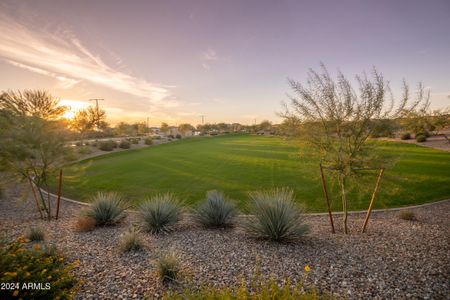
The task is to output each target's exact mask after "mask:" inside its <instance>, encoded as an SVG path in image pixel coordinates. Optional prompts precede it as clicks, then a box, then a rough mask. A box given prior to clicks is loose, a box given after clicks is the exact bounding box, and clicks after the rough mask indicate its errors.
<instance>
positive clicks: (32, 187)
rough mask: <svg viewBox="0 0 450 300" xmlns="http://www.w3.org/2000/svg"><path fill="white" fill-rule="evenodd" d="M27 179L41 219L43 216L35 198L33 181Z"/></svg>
mask: <svg viewBox="0 0 450 300" xmlns="http://www.w3.org/2000/svg"><path fill="white" fill-rule="evenodd" d="M28 181H29V182H30V186H31V190H32V191H33V196H34V200H35V201H36V206H37V209H38V211H39V214H40V215H41V219H43V218H44V216H43V215H42V211H41V207H40V205H39V201H38V198H37V195H36V190H35V189H34V185H33V182H32V181H31V179H30V178H28Z"/></svg>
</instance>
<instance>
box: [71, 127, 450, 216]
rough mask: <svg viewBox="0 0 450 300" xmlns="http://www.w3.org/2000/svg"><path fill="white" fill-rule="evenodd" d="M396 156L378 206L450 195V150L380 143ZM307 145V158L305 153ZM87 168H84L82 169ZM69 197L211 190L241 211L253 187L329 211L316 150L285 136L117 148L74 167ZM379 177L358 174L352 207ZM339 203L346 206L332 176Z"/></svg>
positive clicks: (197, 194) (360, 205) (192, 199)
mask: <svg viewBox="0 0 450 300" xmlns="http://www.w3.org/2000/svg"><path fill="white" fill-rule="evenodd" d="M380 143H382V144H381V148H380V151H383V152H385V153H387V154H395V155H396V156H397V158H396V164H395V165H394V167H393V168H391V169H388V170H387V171H386V175H385V177H384V179H383V182H382V185H381V190H380V193H379V197H378V199H377V201H376V204H375V207H376V208H385V207H397V206H404V205H409V204H419V203H425V202H430V201H435V200H440V199H445V198H450V153H448V152H443V151H438V150H433V149H428V148H424V147H420V146H415V145H410V144H404V143H392V142H380ZM299 149H301V155H299ZM80 167H82V169H84V171H83V172H81V171H80V170H78V171H75V170H77V169H80ZM65 174H67V175H69V176H67V178H66V179H65V184H64V187H63V190H64V192H63V194H64V196H67V197H69V198H72V199H77V200H82V201H89V197H90V196H92V195H93V194H95V192H96V191H117V192H120V193H122V194H123V195H125V196H126V198H127V199H129V200H130V201H131V202H132V203H134V204H136V203H138V202H140V201H141V200H142V199H145V197H146V196H148V195H152V194H154V193H161V192H169V191H170V192H173V193H175V194H176V195H178V196H179V197H180V198H181V199H183V200H184V201H186V203H187V204H193V203H196V202H198V201H200V200H201V199H203V198H204V195H205V192H206V191H208V190H212V189H218V190H222V191H224V192H225V193H226V194H228V195H229V196H230V197H232V198H233V199H235V200H236V201H237V202H238V204H239V206H240V207H241V208H245V206H246V203H247V201H248V200H247V199H248V197H247V192H248V191H252V190H258V189H268V188H273V187H291V188H293V189H294V190H295V192H296V196H297V199H298V201H299V202H301V203H304V204H305V206H306V208H307V209H308V211H311V212H317V211H325V208H326V206H325V202H324V200H323V196H322V186H321V181H320V172H319V168H318V159H317V158H315V157H314V155H313V153H312V152H311V149H309V148H308V147H306V146H305V145H302V144H300V143H298V142H293V141H288V140H284V139H282V138H279V137H264V136H251V135H228V136H218V137H198V138H191V139H185V140H181V141H177V142H172V143H169V144H163V145H158V146H154V147H150V148H143V149H137V150H130V151H125V152H117V153H112V154H108V155H104V156H101V157H97V158H94V159H91V160H89V161H83V162H81V163H78V164H76V165H72V166H68V167H67V168H66V170H65ZM375 181H376V174H371V175H368V176H365V177H363V178H361V179H358V180H357V181H356V182H355V183H354V184H353V189H352V190H351V191H350V200H349V203H350V209H351V210H359V209H366V208H367V206H368V202H369V200H370V195H371V192H372V189H373V186H374V184H375ZM328 183H329V185H330V195H331V197H332V198H333V201H332V204H333V207H334V208H335V209H336V210H339V209H340V202H339V199H338V194H337V193H336V188H335V185H334V184H333V180H331V179H329V181H328Z"/></svg>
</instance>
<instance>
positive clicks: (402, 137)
mask: <svg viewBox="0 0 450 300" xmlns="http://www.w3.org/2000/svg"><path fill="white" fill-rule="evenodd" d="M400 139H401V140H409V139H411V134H410V133H409V132H406V133H402V134H401V135H400Z"/></svg>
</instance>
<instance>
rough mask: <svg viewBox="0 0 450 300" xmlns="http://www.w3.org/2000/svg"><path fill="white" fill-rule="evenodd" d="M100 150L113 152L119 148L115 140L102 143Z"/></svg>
mask: <svg viewBox="0 0 450 300" xmlns="http://www.w3.org/2000/svg"><path fill="white" fill-rule="evenodd" d="M98 148H99V149H100V150H102V151H112V150H113V149H114V148H117V143H116V142H114V141H113V140H109V141H101V142H100V143H99V146H98Z"/></svg>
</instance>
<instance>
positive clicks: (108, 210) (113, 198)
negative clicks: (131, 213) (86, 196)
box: [86, 192, 125, 226]
mask: <svg viewBox="0 0 450 300" xmlns="http://www.w3.org/2000/svg"><path fill="white" fill-rule="evenodd" d="M92 202H93V203H92V207H91V209H90V210H88V211H87V212H86V216H88V217H91V218H93V219H95V224H96V226H105V225H114V224H117V223H119V222H120V221H121V220H122V219H123V218H125V201H124V199H123V198H122V197H121V196H120V195H119V194H117V193H114V192H109V193H101V192H98V193H97V194H96V195H95V196H94V198H93V199H92Z"/></svg>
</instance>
